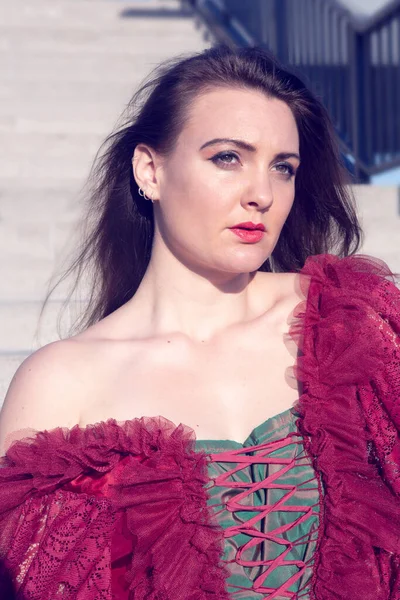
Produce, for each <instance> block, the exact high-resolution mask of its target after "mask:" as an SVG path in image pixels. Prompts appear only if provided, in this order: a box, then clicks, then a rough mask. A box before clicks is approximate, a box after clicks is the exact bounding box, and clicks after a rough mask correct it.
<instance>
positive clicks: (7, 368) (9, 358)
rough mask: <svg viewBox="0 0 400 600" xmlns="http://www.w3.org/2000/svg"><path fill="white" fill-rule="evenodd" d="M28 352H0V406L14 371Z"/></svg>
mask: <svg viewBox="0 0 400 600" xmlns="http://www.w3.org/2000/svg"><path fill="white" fill-rule="evenodd" d="M29 354H30V353H26V352H15V353H12V354H0V408H1V406H2V404H3V401H4V398H5V395H6V393H7V390H8V388H9V386H10V383H11V380H12V378H13V376H14V373H15V371H16V370H17V369H18V367H19V366H20V364H21V363H22V362H23V361H24V360H25V358H27V356H29Z"/></svg>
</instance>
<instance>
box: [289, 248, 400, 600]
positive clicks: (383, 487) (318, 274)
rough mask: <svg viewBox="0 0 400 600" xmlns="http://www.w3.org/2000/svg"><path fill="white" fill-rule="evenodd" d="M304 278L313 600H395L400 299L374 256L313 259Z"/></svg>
mask: <svg viewBox="0 0 400 600" xmlns="http://www.w3.org/2000/svg"><path fill="white" fill-rule="evenodd" d="M302 274H303V275H304V276H306V277H303V278H302V279H301V284H302V286H303V288H302V289H303V293H304V294H305V295H306V294H307V293H308V300H305V301H304V302H303V303H302V304H300V305H299V306H298V307H297V311H296V314H295V316H294V319H293V322H292V325H291V330H290V333H291V336H292V337H293V339H295V340H296V342H297V344H298V345H299V349H300V352H301V356H300V357H299V359H298V362H297V368H296V376H297V378H298V379H299V380H300V381H301V382H302V384H303V391H304V393H303V394H302V396H301V398H300V401H299V404H298V409H299V411H300V414H301V418H300V419H299V422H298V425H299V429H300V432H301V433H302V434H303V435H304V436H306V437H308V439H309V443H308V451H309V452H310V454H311V456H312V457H313V459H314V465H315V469H316V470H317V472H318V473H319V474H320V475H321V477H322V481H323V484H324V491H325V499H324V503H323V506H322V507H321V509H322V510H321V514H322V515H323V517H322V518H321V526H320V535H319V543H318V547H317V553H316V563H315V569H314V577H313V597H314V598H316V599H318V600H331V599H332V600H333V599H335V600H350V599H351V600H389V599H390V600H394V599H396V600H398V599H399V598H400V585H399V573H400V569H399V553H400V550H399V549H400V500H399V497H398V496H397V495H396V492H398V491H399V484H400V473H399V466H400V460H399V448H400V444H399V430H400V338H399V334H400V291H399V290H398V289H397V287H396V286H395V284H394V281H395V280H394V278H393V277H392V274H391V272H390V271H389V269H388V267H387V265H386V264H385V263H383V262H382V261H380V260H378V259H374V258H371V257H368V256H360V255H359V256H352V257H347V258H344V259H339V258H337V257H335V256H332V255H320V256H314V257H311V258H310V259H308V260H307V262H306V264H305V266H304V268H303V270H302ZM367 450H368V451H367Z"/></svg>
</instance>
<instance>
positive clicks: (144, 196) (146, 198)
mask: <svg viewBox="0 0 400 600" xmlns="http://www.w3.org/2000/svg"><path fill="white" fill-rule="evenodd" d="M138 191H139V196H142V198H144V199H145V200H151V201H152V202H154V200H153V193H154V192H153V190H152V191H151V198H148V197H147V196H146V193H145V192H144V191H143V190H142V188H139V190H138Z"/></svg>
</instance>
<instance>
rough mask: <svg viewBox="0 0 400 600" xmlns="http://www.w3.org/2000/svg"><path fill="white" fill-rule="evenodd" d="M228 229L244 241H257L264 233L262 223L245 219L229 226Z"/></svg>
mask: <svg viewBox="0 0 400 600" xmlns="http://www.w3.org/2000/svg"><path fill="white" fill-rule="evenodd" d="M230 230H231V231H233V233H235V234H236V235H237V236H238V237H240V238H241V239H242V240H244V241H245V242H259V241H260V240H261V239H262V237H263V235H264V232H265V227H264V225H263V224H262V223H252V222H251V221H247V222H246V223H238V224H237V225H234V226H233V227H230Z"/></svg>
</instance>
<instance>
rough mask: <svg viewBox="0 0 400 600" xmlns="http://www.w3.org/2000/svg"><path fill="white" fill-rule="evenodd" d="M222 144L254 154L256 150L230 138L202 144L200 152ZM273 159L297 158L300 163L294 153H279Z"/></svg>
mask: <svg viewBox="0 0 400 600" xmlns="http://www.w3.org/2000/svg"><path fill="white" fill-rule="evenodd" d="M222 143H225V144H226V143H230V144H233V145H234V146H238V148H242V149H243V150H248V152H256V150H257V148H256V147H255V146H253V145H252V144H249V143H248V142H245V141H243V140H235V139H232V138H214V139H213V140H210V141H208V142H205V144H203V145H202V146H201V148H200V150H203V148H207V146H214V145H215V144H222ZM275 158H277V159H279V160H285V159H287V158H297V160H298V161H300V156H299V155H298V154H296V152H279V154H276V156H275Z"/></svg>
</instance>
